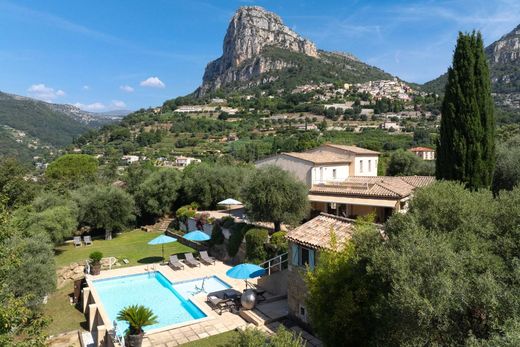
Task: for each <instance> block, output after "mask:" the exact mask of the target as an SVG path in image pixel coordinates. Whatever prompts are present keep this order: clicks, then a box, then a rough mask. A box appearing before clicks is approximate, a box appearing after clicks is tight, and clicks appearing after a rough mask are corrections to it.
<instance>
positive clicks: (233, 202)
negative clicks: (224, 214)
mask: <svg viewBox="0 0 520 347" xmlns="http://www.w3.org/2000/svg"><path fill="white" fill-rule="evenodd" d="M217 205H224V206H226V207H227V209H228V210H229V207H230V206H233V205H243V204H242V203H241V202H240V201H238V200H235V199H231V198H228V199H226V200H222V201H221V202H219V203H217Z"/></svg>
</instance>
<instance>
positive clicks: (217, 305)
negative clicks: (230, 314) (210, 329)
mask: <svg viewBox="0 0 520 347" xmlns="http://www.w3.org/2000/svg"><path fill="white" fill-rule="evenodd" d="M207 302H208V304H209V306H210V307H211V309H212V310H213V311H216V312H217V313H218V314H219V315H222V312H224V311H229V310H231V309H232V308H234V307H236V306H235V300H234V299H232V298H227V299H221V298H218V297H216V296H212V295H208V297H207Z"/></svg>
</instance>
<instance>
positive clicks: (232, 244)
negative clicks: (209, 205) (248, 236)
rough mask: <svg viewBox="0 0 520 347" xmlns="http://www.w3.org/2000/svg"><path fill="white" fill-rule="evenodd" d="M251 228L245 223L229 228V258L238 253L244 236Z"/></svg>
mask: <svg viewBox="0 0 520 347" xmlns="http://www.w3.org/2000/svg"><path fill="white" fill-rule="evenodd" d="M250 228H251V227H250V226H249V225H247V224H245V223H238V224H235V225H233V226H232V227H231V236H229V242H228V247H227V251H228V254H229V256H230V257H234V256H235V255H236V254H237V253H238V249H239V248H240V245H241V244H242V240H243V239H244V234H245V233H246V231H247V230H249V229H250Z"/></svg>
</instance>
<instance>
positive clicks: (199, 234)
mask: <svg viewBox="0 0 520 347" xmlns="http://www.w3.org/2000/svg"><path fill="white" fill-rule="evenodd" d="M183 237H184V238H185V239H186V240H190V241H208V240H209V239H210V237H209V235H208V234H206V233H205V232H204V231H201V230H193V231H190V232H189V233H187V234H185V235H184V236H183Z"/></svg>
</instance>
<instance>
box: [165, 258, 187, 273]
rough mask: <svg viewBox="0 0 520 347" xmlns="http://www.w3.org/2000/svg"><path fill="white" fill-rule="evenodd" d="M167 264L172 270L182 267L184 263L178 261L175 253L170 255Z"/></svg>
mask: <svg viewBox="0 0 520 347" xmlns="http://www.w3.org/2000/svg"><path fill="white" fill-rule="evenodd" d="M168 266H170V267H171V268H172V269H173V270H179V269H184V264H183V263H181V262H180V261H179V258H177V255H170V261H169V262H168Z"/></svg>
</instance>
